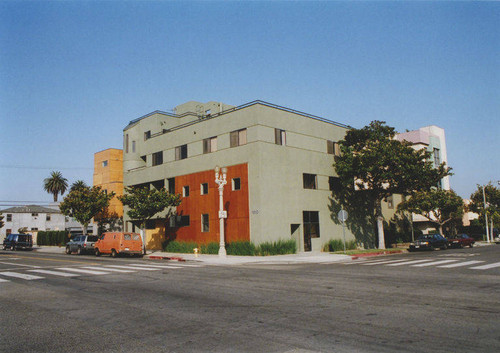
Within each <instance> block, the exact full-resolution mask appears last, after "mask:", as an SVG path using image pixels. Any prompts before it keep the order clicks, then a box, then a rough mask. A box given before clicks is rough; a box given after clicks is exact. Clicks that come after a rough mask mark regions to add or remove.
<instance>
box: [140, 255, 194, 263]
mask: <svg viewBox="0 0 500 353" xmlns="http://www.w3.org/2000/svg"><path fill="white" fill-rule="evenodd" d="M147 258H148V259H151V260H171V261H182V262H185V261H186V260H185V259H183V258H182V257H170V256H158V255H149V256H147Z"/></svg>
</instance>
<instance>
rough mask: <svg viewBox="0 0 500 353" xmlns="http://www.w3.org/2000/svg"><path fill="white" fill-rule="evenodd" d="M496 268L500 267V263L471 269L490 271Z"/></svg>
mask: <svg viewBox="0 0 500 353" xmlns="http://www.w3.org/2000/svg"><path fill="white" fill-rule="evenodd" d="M495 267H500V262H495V263H492V264H489V265H482V266H476V267H471V269H473V270H488V269H490V268H495Z"/></svg>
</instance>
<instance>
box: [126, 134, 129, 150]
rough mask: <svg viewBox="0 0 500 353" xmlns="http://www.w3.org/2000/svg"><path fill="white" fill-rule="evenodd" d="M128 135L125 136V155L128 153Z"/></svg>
mask: <svg viewBox="0 0 500 353" xmlns="http://www.w3.org/2000/svg"><path fill="white" fill-rule="evenodd" d="M128 141H129V140H128V134H125V153H128Z"/></svg>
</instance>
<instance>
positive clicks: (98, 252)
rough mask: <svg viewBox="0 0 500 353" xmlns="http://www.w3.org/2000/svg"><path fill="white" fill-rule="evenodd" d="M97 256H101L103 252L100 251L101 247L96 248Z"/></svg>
mask: <svg viewBox="0 0 500 353" xmlns="http://www.w3.org/2000/svg"><path fill="white" fill-rule="evenodd" d="M95 256H101V252H100V251H99V248H95Z"/></svg>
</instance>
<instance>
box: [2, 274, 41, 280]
mask: <svg viewBox="0 0 500 353" xmlns="http://www.w3.org/2000/svg"><path fill="white" fill-rule="evenodd" d="M0 274H1V275H2V276H7V277H14V278H21V279H25V280H27V281H31V280H34V279H42V278H45V277H40V276H34V275H27V274H25V273H17V272H0Z"/></svg>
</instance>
